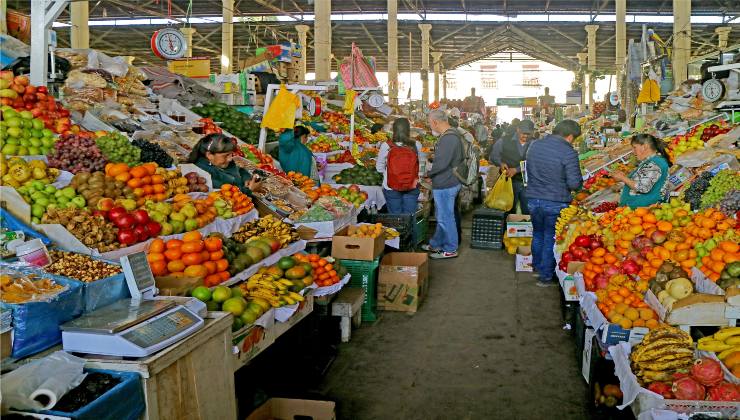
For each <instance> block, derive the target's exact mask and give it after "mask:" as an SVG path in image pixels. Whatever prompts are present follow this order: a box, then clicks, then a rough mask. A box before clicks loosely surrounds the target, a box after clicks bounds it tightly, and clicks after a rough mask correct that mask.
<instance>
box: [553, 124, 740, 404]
mask: <svg viewBox="0 0 740 420" xmlns="http://www.w3.org/2000/svg"><path fill="white" fill-rule="evenodd" d="M706 114H709V116H708V117H707V115H706ZM692 117H693V118H694V120H688V121H681V120H679V123H677V124H676V123H675V122H674V125H675V126H674V127H661V128H663V130H664V131H662V132H661V131H657V130H656V129H655V128H652V130H653V131H652V132H653V134H655V135H657V136H658V137H659V138H662V139H663V141H665V142H666V143H667V145H668V149H669V151H670V153H671V155H672V159H673V160H674V165H673V166H672V167H671V168H670V176H669V179H668V180H667V181H666V184H667V187H666V190H667V192H669V193H670V196H671V198H670V200H668V201H667V202H664V203H659V204H656V205H653V206H651V207H648V208H635V209H630V208H629V207H620V206H619V205H618V201H619V191H621V188H622V185H621V183H617V182H615V181H614V180H612V179H610V177H609V173H610V171H611V170H612V169H619V170H622V171H623V172H628V171H630V170H632V169H633V168H634V167H635V166H634V165H635V161H634V158H632V157H630V156H629V145H628V144H625V143H624V140H622V139H621V138H619V137H616V138H610V139H609V140H608V141H595V138H594V137H591V138H590V139H584V141H585V142H587V143H588V146H586V148H585V149H582V153H581V164H582V171H583V173H584V181H585V182H584V186H583V190H582V191H580V192H577V193H575V194H574V201H573V203H572V204H571V205H570V207H568V208H566V209H564V210H563V211H561V213H560V216H559V218H558V221H557V223H556V244H555V249H554V253H555V257H556V264H557V268H556V273H557V276H558V279H559V280H560V284H561V289H562V292H563V295H564V300H565V301H568V300H576V301H577V302H578V305H579V307H578V310H577V313H576V315H575V316H576V317H577V318H578V321H577V322H576V324H581V325H582V327H581V328H580V329H581V333H580V334H576V339H577V340H581V341H580V342H579V343H578V347H579V348H581V349H583V360H582V366H583V369H584V372H588V371H589V369H593V368H594V355H596V356H595V357H596V358H597V359H600V360H602V361H606V362H604V363H611V364H613V366H614V368H613V369H614V374H615V375H616V378H617V379H616V382H614V381H615V379H614V378H612V379H604V378H602V379H601V380H607V381H608V380H611V381H612V382H607V383H608V385H605V383H603V382H602V383H592V384H591V386H592V391H593V392H596V391H594V390H595V389H598V390H599V391H598V393H597V394H596V395H595V403H596V405H606V406H607V407H615V406H618V407H619V408H620V409H625V408H627V407H631V409H632V411H633V413H634V415H635V416H642V415H645V416H648V417H647V418H654V417H652V416H657V415H659V413H660V410H669V411H673V412H677V413H683V414H691V413H699V412H713V413H721V414H722V415H724V416H729V417H733V416H737V415H739V414H740V394H738V391H737V384H739V383H740V380H739V379H738V377H737V376H736V374H737V373H739V372H738V371H737V368H735V366H736V365H735V361H734V356H732V354H740V353H737V350H738V348H737V347H735V345H734V344H732V343H734V342H735V339H732V338H731V337H733V336H734V335H735V334H737V330H735V329H734V326H735V325H736V317H737V315H736V313H737V312H736V309H735V308H736V306H735V305H736V304H737V303H738V302H737V301H736V300H735V299H733V297H734V296H735V295H736V293H737V291H736V289H735V287H736V286H735V284H736V282H737V275H738V274H740V265H738V264H740V248H739V247H738V239H739V238H738V236H737V228H736V223H737V212H738V210H740V207H738V201H737V194H736V190H737V185H740V183H739V182H738V181H740V174H739V173H738V169H740V165H738V162H737V153H736V149H731V148H730V147H729V145H731V144H732V143H733V142H735V143H736V142H737V140H738V137H740V136H738V134H740V130H738V126H737V125H733V124H732V123H730V120H729V119H728V118H727V116H725V115H724V114H716V113H714V112H711V111H706V112H705V113H704V115H693V116H692ZM662 118H665V116H664V115H663V114H661V113H660V111H659V112H658V113H657V115H650V116H648V117H647V119H653V120H660V119H662ZM582 123H583V124H584V125H585V128H584V133H586V136H588V135H591V136H593V133H594V130H593V127H594V124H600V123H601V121H596V119H588V120H584V121H582ZM600 131H601V130H599V132H600ZM602 140H603V139H602ZM594 146H596V147H594ZM592 337H593V343H592V342H591V339H592ZM592 349H596V352H595V353H592ZM587 353H588V355H587ZM731 356H732V357H731ZM738 367H740V366H738ZM584 377H585V378H587V379H586V380H587V381H589V380H596V379H594V378H593V377H592V376H589V375H588V374H586V373H584ZM614 385H619V387H620V389H619V390H617V391H615V390H614V389H612V387H613V386H614ZM594 387H596V388H594ZM606 387H610V388H609V389H610V390H609V392H608V393H607V392H606ZM641 418H642V417H641Z"/></svg>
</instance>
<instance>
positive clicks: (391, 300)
mask: <svg viewBox="0 0 740 420" xmlns="http://www.w3.org/2000/svg"><path fill="white" fill-rule="evenodd" d="M379 271H380V274H379V276H378V294H377V297H378V304H377V305H378V309H382V310H386V311H401V312H416V311H417V310H418V309H419V305H420V304H421V302H422V301H423V300H424V297H425V296H426V294H427V291H428V290H429V257H428V255H427V254H426V253H417V252H392V253H390V254H388V255H386V256H385V257H383V260H382V261H381V262H380V270H379Z"/></svg>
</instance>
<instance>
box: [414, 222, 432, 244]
mask: <svg viewBox="0 0 740 420" xmlns="http://www.w3.org/2000/svg"><path fill="white" fill-rule="evenodd" d="M414 230H415V232H416V245H419V244H421V243H422V242H426V240H427V235H428V234H429V220H428V219H427V218H426V217H422V218H419V219H417V220H416V224H415V225H414Z"/></svg>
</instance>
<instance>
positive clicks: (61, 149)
mask: <svg viewBox="0 0 740 420" xmlns="http://www.w3.org/2000/svg"><path fill="white" fill-rule="evenodd" d="M47 157H48V159H49V167H51V168H57V169H62V170H65V171H69V172H72V173H73V174H76V173H78V172H95V171H102V170H103V169H105V164H106V163H107V162H106V160H105V156H103V153H102V152H101V151H100V149H99V148H98V146H97V145H96V144H95V140H93V139H91V138H88V137H82V136H79V135H75V134H69V135H64V136H62V137H60V138H59V140H57V142H56V143H54V149H53V150H52V151H51V152H50V153H49V155H48V156H47Z"/></svg>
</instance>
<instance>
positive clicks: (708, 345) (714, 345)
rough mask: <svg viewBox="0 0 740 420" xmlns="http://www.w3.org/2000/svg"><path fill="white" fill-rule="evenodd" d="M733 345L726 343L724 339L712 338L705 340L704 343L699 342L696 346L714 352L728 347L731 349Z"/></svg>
mask: <svg viewBox="0 0 740 420" xmlns="http://www.w3.org/2000/svg"><path fill="white" fill-rule="evenodd" d="M732 347H733V346H731V345H729V344H725V343H723V342H722V341H719V340H710V341H704V342H702V343H698V345H697V346H696V348H698V349H699V350H706V351H712V352H715V353H716V352H720V351H724V350H727V349H731V348H732Z"/></svg>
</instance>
